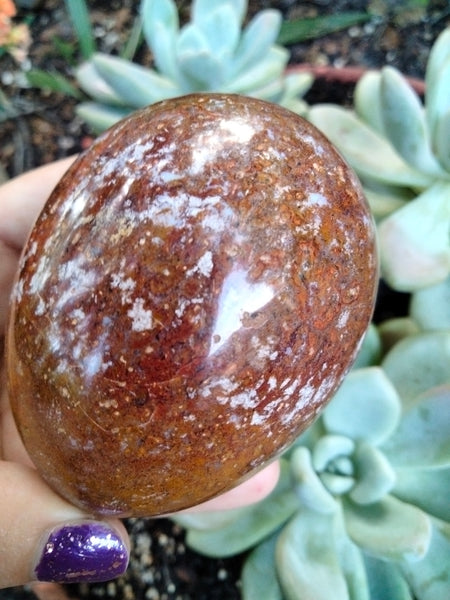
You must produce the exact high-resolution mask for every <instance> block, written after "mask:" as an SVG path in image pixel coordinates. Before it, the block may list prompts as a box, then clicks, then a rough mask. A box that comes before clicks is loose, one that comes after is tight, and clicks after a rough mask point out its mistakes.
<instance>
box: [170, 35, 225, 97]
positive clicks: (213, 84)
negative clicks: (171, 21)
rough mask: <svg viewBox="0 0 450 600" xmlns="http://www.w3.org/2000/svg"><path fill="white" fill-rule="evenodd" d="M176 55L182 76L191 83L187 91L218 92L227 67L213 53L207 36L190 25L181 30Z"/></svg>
mask: <svg viewBox="0 0 450 600" xmlns="http://www.w3.org/2000/svg"><path fill="white" fill-rule="evenodd" d="M176 53H177V62H178V66H179V68H180V70H181V72H182V74H183V75H184V76H186V77H187V78H188V79H189V81H190V82H191V83H190V89H189V90H186V91H207V90H215V91H218V88H219V87H220V86H221V84H222V83H223V80H224V78H225V74H226V73H225V71H226V68H225V67H226V65H224V63H222V61H221V60H220V57H218V56H216V55H215V54H214V53H213V52H212V51H211V49H210V47H209V43H208V40H207V38H206V36H205V35H204V34H203V32H202V31H201V30H200V29H199V28H198V27H197V26H196V25H193V24H188V25H186V26H185V27H184V28H183V29H182V30H181V33H180V35H179V37H178V40H177V44H176Z"/></svg>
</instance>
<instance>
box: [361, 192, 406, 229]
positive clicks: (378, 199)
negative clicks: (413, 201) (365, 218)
mask: <svg viewBox="0 0 450 600" xmlns="http://www.w3.org/2000/svg"><path fill="white" fill-rule="evenodd" d="M398 190H399V192H400V193H398V194H397V193H388V192H383V191H378V190H373V189H370V188H368V187H364V195H365V197H366V198H367V202H368V203H369V206H370V210H371V212H372V214H373V216H374V218H375V220H376V221H380V220H381V219H384V218H386V217H388V216H389V215H390V214H392V213H393V212H395V211H396V210H399V209H400V208H403V207H404V206H406V204H407V203H408V201H409V200H410V198H409V197H408V196H407V195H406V194H403V189H402V188H398Z"/></svg>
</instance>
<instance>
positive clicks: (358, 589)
mask: <svg viewBox="0 0 450 600" xmlns="http://www.w3.org/2000/svg"><path fill="white" fill-rule="evenodd" d="M336 548H337V554H338V559H339V563H340V565H341V569H342V574H343V575H344V577H345V581H346V583H347V588H348V593H349V600H370V598H371V596H370V593H369V586H368V580H367V574H366V568H365V564H364V559H363V553H362V552H361V550H360V549H359V548H358V546H356V544H354V543H353V542H352V541H351V540H350V539H349V537H348V536H347V534H346V532H345V530H344V531H343V532H342V534H341V535H340V536H338V535H337V536H336ZM389 600H392V599H391V598H389Z"/></svg>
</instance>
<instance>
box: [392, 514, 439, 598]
mask: <svg viewBox="0 0 450 600" xmlns="http://www.w3.org/2000/svg"><path fill="white" fill-rule="evenodd" d="M432 525H433V526H432V535H431V543H430V547H429V550H428V552H427V554H426V556H425V557H424V558H423V559H422V560H420V561H418V562H413V563H410V562H408V561H404V562H403V563H402V565H401V568H402V571H403V573H404V575H405V577H406V579H407V580H408V582H409V584H410V586H411V587H412V589H413V592H414V594H415V596H416V598H417V599H418V600H448V598H449V593H450V523H444V522H443V521H438V520H435V519H433V521H432Z"/></svg>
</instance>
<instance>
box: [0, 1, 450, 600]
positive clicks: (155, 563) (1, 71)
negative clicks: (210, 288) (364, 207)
mask: <svg viewBox="0 0 450 600" xmlns="http://www.w3.org/2000/svg"><path fill="white" fill-rule="evenodd" d="M35 4H38V6H37V8H35V9H33V10H25V9H23V10H21V11H20V12H19V14H18V16H17V18H16V21H17V22H23V21H24V20H25V21H26V22H28V23H29V24H30V31H31V37H32V43H31V47H30V49H29V52H28V56H27V57H26V58H25V60H24V61H23V62H22V63H21V64H19V63H17V62H16V61H14V60H13V59H12V58H11V57H10V56H9V55H7V54H3V55H0V84H1V90H2V91H3V93H4V94H5V95H6V97H7V98H8V99H9V101H10V103H11V104H12V106H13V108H14V111H15V116H14V117H12V118H10V119H7V120H4V121H3V122H2V121H0V181H1V178H2V177H3V179H5V178H7V177H13V176H16V175H19V174H20V173H23V172H24V171H27V170H29V169H31V168H33V167H37V166H39V165H42V164H45V163H48V162H50V161H52V160H55V159H58V158H62V157H64V156H68V155H71V154H73V153H75V152H79V151H81V150H82V149H84V148H86V147H87V146H88V145H89V144H90V142H91V140H92V138H93V133H92V132H91V131H90V130H89V129H88V128H87V127H86V126H85V125H84V124H83V123H82V122H81V121H80V119H79V118H78V117H77V116H76V115H75V111H74V109H75V106H76V101H75V100H74V99H72V98H68V97H67V96H65V95H62V94H57V93H50V92H44V91H41V90H38V89H35V88H30V87H29V86H28V85H27V83H26V77H25V72H26V71H27V70H28V69H29V68H30V67H33V68H39V69H44V70H48V71H53V72H58V73H63V74H64V75H66V76H67V77H69V78H70V79H71V80H72V81H73V67H74V65H76V64H77V61H78V60H79V56H78V53H77V46H76V43H75V42H74V37H73V32H72V29H71V26H70V22H69V20H68V18H67V16H66V13H65V10H64V3H63V2H61V1H60V0H43V1H41V2H38V3H36V2H35ZM179 4H180V10H181V14H182V15H184V16H187V10H188V6H189V4H190V3H188V2H186V1H185V2H179ZM249 4H250V9H249V14H253V13H254V12H256V11H258V10H260V9H261V8H268V7H272V8H278V9H279V10H281V11H282V13H283V16H284V17H285V18H289V19H293V18H300V17H311V16H320V15H326V14H335V13H338V12H341V11H349V10H352V11H370V13H371V17H370V20H368V21H367V22H366V23H364V24H363V25H357V26H353V27H351V28H349V29H346V30H344V31H341V32H339V33H335V34H331V35H327V36H323V37H320V38H317V39H314V40H310V41H308V42H304V43H301V44H296V45H293V46H290V50H291V53H292V54H291V56H292V59H291V62H292V63H309V64H311V65H314V66H315V67H324V66H334V67H339V68H342V67H347V66H358V67H361V66H362V67H365V68H377V67H380V66H383V65H385V64H389V65H393V66H395V67H397V68H399V69H400V70H402V71H403V72H404V73H405V74H407V75H409V76H412V77H415V78H419V79H420V78H423V76H424V73H425V66H426V61H427V58H428V54H429V50H430V47H431V45H432V43H433V41H434V40H435V38H436V37H437V35H438V34H439V32H440V31H442V30H443V29H444V27H446V26H448V25H449V24H450V6H449V4H448V1H447V0H429V1H428V2H418V1H414V0H409V1H404V2H396V1H395V0H371V1H367V0H316V1H310V2H299V1H293V0H279V1H277V2H270V1H266V0H260V1H257V0H253V1H251V2H250V3H249ZM88 5H89V8H90V15H91V18H92V20H93V22H94V25H95V35H96V43H97V46H98V48H99V50H102V51H105V52H111V53H116V52H117V51H118V50H119V49H120V48H121V47H122V46H123V44H124V42H125V40H126V39H127V34H128V32H129V30H130V27H131V26H132V23H133V19H134V17H135V15H136V11H137V6H138V5H139V3H138V2H133V1H132V0H123V1H119V0H111V1H106V0H104V1H101V0H92V1H89V2H88ZM423 5H426V7H425V8H424V6H423ZM138 58H139V61H140V62H142V63H143V64H150V63H151V55H150V53H149V52H148V51H147V50H146V49H145V48H141V49H140V51H139V54H138ZM352 91H353V86H352V85H351V84H350V85H347V84H346V85H344V84H336V83H333V84H331V86H330V84H328V85H326V86H324V83H323V81H322V80H318V81H317V82H316V83H315V84H314V86H313V88H312V89H311V91H310V92H309V93H308V95H307V98H306V99H307V100H308V101H309V102H311V103H314V102H317V101H322V100H324V99H325V97H326V98H327V99H328V100H332V101H335V102H343V103H349V102H351V97H352ZM330 94H331V96H330ZM383 294H384V295H387V296H388V297H389V296H390V294H391V292H390V290H387V289H384V288H383ZM397 300H399V302H400V306H404V305H405V302H407V299H406V298H405V297H403V296H401V297H400V298H399V299H398V298H397ZM377 316H378V318H382V317H385V316H392V315H390V314H389V315H386V314H385V313H384V312H383V310H382V309H380V308H379V309H378V310H377ZM126 525H127V528H128V529H129V531H130V535H131V538H132V542H133V553H132V557H131V564H130V567H129V569H128V572H127V574H126V575H125V576H124V577H121V578H119V579H118V580H116V581H114V582H110V583H108V584H93V585H76V586H67V587H65V588H62V587H59V586H48V585H46V584H41V585H39V586H36V587H34V588H33V590H32V589H31V588H29V587H20V588H10V589H7V590H3V591H0V600H36V598H39V599H40V600H62V599H63V598H65V597H67V596H71V597H74V598H78V599H79V600H81V599H82V598H88V599H96V598H115V599H118V600H122V599H123V600H135V599H136V600H137V599H145V600H206V599H208V600H239V598H240V597H241V595H240V591H239V573H240V566H241V561H242V557H236V558H233V559H230V560H218V561H217V560H209V559H205V558H204V557H201V556H199V555H197V554H195V553H193V552H192V551H190V550H189V548H187V547H186V545H185V543H184V534H183V531H182V530H181V529H180V528H179V527H178V526H177V525H174V524H173V523H172V522H171V521H169V520H166V519H160V520H143V519H135V520H132V519H130V520H128V521H127V522H126Z"/></svg>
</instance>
